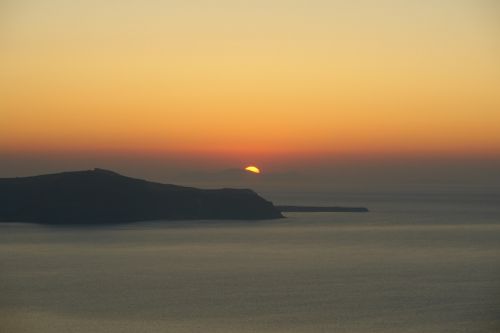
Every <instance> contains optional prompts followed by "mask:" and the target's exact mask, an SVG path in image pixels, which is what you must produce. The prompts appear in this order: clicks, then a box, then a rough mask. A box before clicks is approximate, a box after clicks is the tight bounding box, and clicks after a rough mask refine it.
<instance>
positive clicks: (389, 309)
mask: <svg viewBox="0 0 500 333" xmlns="http://www.w3.org/2000/svg"><path fill="white" fill-rule="evenodd" d="M261 194H262V195H263V196H265V197H266V198H269V199H271V200H273V201H274V202H275V203H277V204H303V205H305V204H308V205H314V204H316V205H345V206H363V207H367V208H368V209H370V212H368V213H286V218H284V219H278V220H260V221H147V222H138V223H129V224H120V225H102V226H92V227H85V226H78V225H68V226H59V227H57V226H47V225H37V224H27V223H15V222H13V223H1V224H0V332H2V333H11V332H12V333H17V332H25V333H28V332H29V333H32V332H33V333H35V332H36V333H49V332H50V333H54V332H64V333H71V332H75V333H76V332H78V333H80V332H82V333H83V332H85V333H88V332H92V333H100V332H102V333H104V332H105V333H114V332H116V333H118V332H119V333H127V332H133V333H138V332H148V333H149V332H231V333H238V332H245V333H250V332H263V333H265V332H336V333H368V332H380V333H392V332H394V333H396V332H397V333H410V332H411V333H426V332H429V333H431V332H432V333H446V332H449V333H471V332H477V333H479V332H485V333H486V332H488V333H490V332H500V191H497V190H495V189H490V190H485V189H475V190H471V189H462V188H440V189H433V190H432V191H425V190H419V191H396V190H393V191H385V192H384V191H371V192H370V191H365V192H363V191H351V192H338V193H336V192H328V191H316V192H315V191H303V192H299V191H296V192H289V191H267V192H265V193H261Z"/></svg>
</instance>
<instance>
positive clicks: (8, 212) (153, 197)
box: [0, 169, 283, 224]
mask: <svg viewBox="0 0 500 333" xmlns="http://www.w3.org/2000/svg"><path fill="white" fill-rule="evenodd" d="M281 217H283V216H282V215H281V212H280V211H279V210H278V209H276V207H274V205H273V204H272V203H271V202H269V201H267V200H265V199H263V198H262V197H260V196H259V195H258V194H257V193H255V192H254V191H252V190H249V189H229V188H225V189H217V190H204V189H197V188H193V187H183V186H177V185H168V184H160V183H154V182H149V181H145V180H141V179H134V178H129V177H126V176H122V175H120V174H118V173H115V172H113V171H109V170H104V169H94V170H88V171H75V172H63V173H57V174H49V175H41V176H33V177H21V178H2V179H0V221H3V222H6V221H11V222H40V223H53V224H71V223H116V222H132V221H143V220H160V219H168V220H186V219H248V220H256V219H275V218H281Z"/></svg>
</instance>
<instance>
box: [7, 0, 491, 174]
mask: <svg viewBox="0 0 500 333" xmlns="http://www.w3.org/2000/svg"><path fill="white" fill-rule="evenodd" d="M0 73H1V75H0V115H1V121H0V156H3V158H4V159H8V160H7V161H6V162H9V163H10V164H11V165H13V163H14V162H13V159H15V158H16V156H17V157H19V156H25V157H26V156H37V158H38V159H39V160H44V159H46V160H50V159H53V158H54V156H58V158H59V160H61V161H62V160H64V156H69V155H72V156H75V155H80V156H87V157H93V158H97V157H98V156H103V155H106V156H111V155H113V156H114V155H116V156H121V158H123V157H124V156H142V157H141V158H145V159H148V158H150V159H162V158H163V157H165V156H167V155H168V156H170V157H172V158H173V159H177V160H180V159H184V160H185V161H187V162H186V163H187V164H188V165H189V163H190V162H189V161H190V160H193V161H196V162H192V164H193V163H194V164H195V163H199V162H200V161H205V162H207V163H208V164H210V163H215V164H217V161H219V162H220V161H225V163H226V164H227V165H230V164H231V163H233V164H238V163H245V162H248V163H256V164H259V163H260V164H262V163H266V162H267V163H271V160H273V161H274V163H277V162H276V161H281V162H283V161H286V160H293V159H295V160H297V159H299V160H300V159H302V160H303V159H305V158H309V157H311V156H314V158H315V159H317V160H322V159H326V160H329V159H335V158H340V157H341V156H355V157H356V158H366V157H370V156H390V157H391V158H403V157H404V158H408V157H410V158H415V157H419V156H420V157H423V158H432V157H433V156H447V157H450V158H461V159H463V158H465V159H467V158H478V159H483V158H491V157H493V158H499V157H500V5H499V3H498V2H496V1H492V0H488V1H487V0H469V1H466V0H435V1H430V0H427V1H426V0H419V1H410V0H408V1H387V0H383V1H372V0H365V1H362V0H359V1H347V0H346V1H333V0H328V1H327V0H324V1H323V0H307V1H306V0H286V1H285V0H274V1H273V0H265V1H264V0H253V1H238V0H219V1H216V0H214V1H201V0H200V1H194V0H193V1H184V0H183V1H181V0H177V1H154V0H151V1H144V0H142V1H139V0H136V1H130V0H121V1H98V0H74V1H68V0H43V1H42V0H39V1H35V0H12V1H8V0H7V1H5V0H4V1H1V2H0ZM4 162H5V161H4ZM14 164H15V163H14ZM219 164H220V165H222V164H224V163H219ZM219 164H217V165H219ZM61 167H62V164H61ZM0 171H1V170H0ZM11 173H12V172H11Z"/></svg>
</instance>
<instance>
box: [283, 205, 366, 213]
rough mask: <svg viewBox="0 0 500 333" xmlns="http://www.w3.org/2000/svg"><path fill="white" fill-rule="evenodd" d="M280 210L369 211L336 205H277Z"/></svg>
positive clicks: (316, 211)
mask: <svg viewBox="0 0 500 333" xmlns="http://www.w3.org/2000/svg"><path fill="white" fill-rule="evenodd" d="M276 208H277V209H278V210H279V211H280V212H301V213H321V212H323V213H326V212H334V213H368V212H369V210H368V208H365V207H336V206H276Z"/></svg>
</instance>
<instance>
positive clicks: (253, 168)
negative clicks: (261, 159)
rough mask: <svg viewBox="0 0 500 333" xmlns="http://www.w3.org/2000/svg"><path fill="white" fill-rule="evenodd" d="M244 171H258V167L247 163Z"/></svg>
mask: <svg viewBox="0 0 500 333" xmlns="http://www.w3.org/2000/svg"><path fill="white" fill-rule="evenodd" d="M245 170H246V171H248V172H253V173H260V169H259V168H257V167H256V166H254V165H249V166H247V167H246V168H245Z"/></svg>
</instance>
